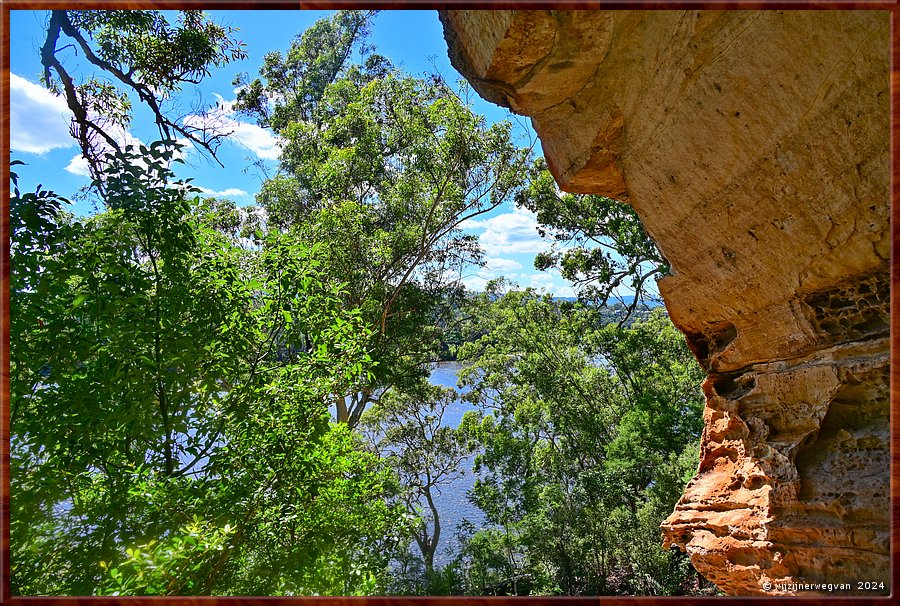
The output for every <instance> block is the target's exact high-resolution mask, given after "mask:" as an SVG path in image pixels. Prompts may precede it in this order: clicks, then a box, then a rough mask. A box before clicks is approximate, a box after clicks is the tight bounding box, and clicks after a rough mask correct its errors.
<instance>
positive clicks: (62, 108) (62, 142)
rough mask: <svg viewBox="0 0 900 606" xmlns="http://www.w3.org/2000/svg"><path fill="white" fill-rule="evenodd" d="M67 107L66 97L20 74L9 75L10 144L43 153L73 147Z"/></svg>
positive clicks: (73, 142)
mask: <svg viewBox="0 0 900 606" xmlns="http://www.w3.org/2000/svg"><path fill="white" fill-rule="evenodd" d="M71 118H72V112H71V111H69V108H68V106H67V105H66V101H65V99H63V98H62V97H57V96H55V95H54V94H53V93H51V92H50V91H48V90H47V89H46V88H44V87H43V86H41V85H39V84H34V83H33V82H29V81H28V80H26V79H25V78H22V77H21V76H17V75H16V74H13V73H11V74H10V75H9V125H10V129H9V131H10V132H9V147H10V149H11V150H13V151H18V152H26V153H30V154H43V153H46V152H48V151H50V150H51V149H56V148H61V147H72V146H73V145H75V140H74V139H72V137H71V135H69V121H70V120H71Z"/></svg>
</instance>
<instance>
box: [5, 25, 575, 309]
mask: <svg viewBox="0 0 900 606" xmlns="http://www.w3.org/2000/svg"><path fill="white" fill-rule="evenodd" d="M329 12H330V11H209V14H210V15H211V16H212V18H213V19H214V20H216V21H217V22H219V23H222V24H224V25H230V26H233V27H235V28H238V32H237V33H236V37H237V38H238V39H239V40H241V41H242V42H244V44H245V45H246V51H247V53H248V58H247V59H245V60H242V61H238V62H234V63H230V64H228V65H226V66H225V67H223V68H219V69H217V70H214V71H213V73H212V75H211V76H209V77H208V78H206V79H205V80H204V81H203V82H202V83H201V84H200V85H199V86H197V87H195V88H192V89H186V90H185V91H183V93H182V95H180V96H179V98H177V99H173V100H172V103H173V104H177V106H178V107H179V108H180V110H181V112H182V113H190V111H191V109H196V108H198V107H200V106H204V107H209V106H211V105H213V104H215V103H216V102H217V101H219V102H220V103H223V105H224V107H227V106H228V102H230V101H233V100H234V99H235V96H236V93H235V91H234V86H233V85H232V84H231V83H232V80H233V79H234V76H235V75H236V74H237V73H238V72H247V73H248V74H249V75H250V77H251V78H253V77H255V76H256V74H257V72H258V69H259V67H260V65H261V64H262V60H263V56H264V55H265V54H266V53H267V52H269V51H273V50H278V51H284V50H285V49H287V48H288V47H289V46H290V43H291V40H292V39H293V38H294V37H295V36H296V35H298V34H299V33H301V32H302V31H303V30H304V29H306V28H307V27H309V26H310V25H312V23H313V22H314V21H315V20H316V19H318V18H320V17H322V16H324V15H327V14H328V13H329ZM47 16H48V12H47V11H11V12H10V38H11V41H10V71H11V74H10V80H11V82H10V118H11V128H10V148H11V150H12V157H13V158H14V159H19V160H22V161H24V162H25V163H26V164H27V166H25V167H20V170H19V171H17V172H18V173H19V175H20V185H21V186H22V187H23V189H33V188H34V186H36V185H37V184H38V183H41V184H42V185H43V186H44V187H45V188H49V189H53V190H54V191H56V192H58V193H60V194H62V195H64V196H67V197H72V196H73V195H74V194H75V193H76V192H77V191H78V190H79V189H80V188H81V187H83V186H85V185H87V184H88V183H89V181H90V180H89V179H88V177H87V170H86V165H85V164H84V162H83V160H81V159H80V157H79V156H80V154H79V150H78V147H77V145H76V143H75V141H74V139H72V138H71V137H70V136H69V132H68V123H69V116H70V114H69V111H68V109H67V108H66V105H65V102H64V101H63V100H62V99H61V98H56V97H53V96H52V95H50V94H49V93H48V92H47V91H46V90H44V89H43V88H42V87H41V86H40V84H39V83H38V76H39V74H40V73H41V65H40V58H39V51H38V49H39V48H40V46H41V45H42V44H43V40H44V36H45V30H44V28H45V25H46V21H47ZM370 42H371V43H373V44H374V45H375V47H376V51H377V52H379V53H380V54H382V55H385V56H387V57H388V58H390V59H391V60H392V61H393V62H394V64H395V65H399V66H401V67H403V68H404V69H405V70H406V71H407V72H409V73H411V74H414V75H422V74H424V73H431V72H433V71H434V70H435V69H436V70H437V71H438V72H440V73H441V74H442V75H443V76H444V77H445V78H446V79H447V80H450V81H455V80H457V79H458V78H460V76H459V74H458V73H457V72H456V71H455V70H454V69H453V67H452V66H451V65H450V61H449V59H448V57H447V47H446V43H445V42H444V38H443V32H442V28H441V24H440V22H439V21H438V17H437V12H436V11H431V10H429V11H424V10H422V11H383V12H381V13H380V14H379V15H378V16H377V17H376V18H375V22H374V25H373V28H372V37H371V39H370ZM58 56H60V57H61V58H62V60H63V61H64V64H65V65H66V66H67V68H70V69H73V71H74V72H75V73H76V74H80V75H82V76H84V75H89V74H90V73H91V72H89V71H87V70H86V68H85V67H84V65H83V64H79V62H78V57H77V56H76V55H75V54H74V52H73V51H62V52H60V53H59V54H58ZM134 105H135V116H134V123H133V124H132V127H131V129H130V131H129V133H127V134H123V136H127V137H135V138H138V139H142V140H144V141H150V140H152V139H153V135H154V134H155V129H154V128H153V127H152V125H151V123H150V122H149V116H148V113H149V112H142V111H140V109H141V108H138V104H137V103H135V104H134ZM473 110H474V111H475V112H476V113H479V114H482V115H484V116H485V117H486V118H487V120H488V122H495V121H499V120H504V119H510V120H512V121H513V122H514V124H518V126H517V127H516V132H517V133H518V134H519V135H520V136H521V137H522V141H521V144H523V145H524V144H526V139H527V137H529V136H533V131H531V128H530V124H529V123H528V121H527V120H526V119H524V118H522V117H518V116H513V115H510V114H509V113H508V112H507V111H506V110H505V109H502V108H499V107H497V106H495V105H493V104H490V103H487V102H486V101H484V100H482V99H481V98H480V97H478V96H477V95H474V98H473ZM223 117H224V119H226V120H228V124H229V127H230V130H233V131H234V133H233V135H232V136H231V137H229V139H230V140H229V142H227V143H225V144H224V145H223V146H222V148H221V149H220V153H219V159H220V160H221V161H222V163H223V164H224V165H225V166H224V168H222V167H220V166H218V164H216V163H215V162H214V161H212V160H211V159H209V158H207V157H205V156H203V155H202V154H201V153H200V152H198V151H196V150H194V151H190V152H188V153H187V155H186V158H185V160H186V162H187V165H186V166H184V167H182V168H180V169H179V177H181V178H188V177H190V178H192V179H193V183H194V184H195V185H197V186H198V187H201V188H202V189H203V190H204V192H205V193H207V194H209V195H219V196H221V197H228V198H230V199H232V200H234V201H235V202H236V203H238V204H239V205H247V204H252V203H253V202H254V196H255V194H256V193H257V192H258V191H259V188H260V185H261V183H262V181H263V180H264V178H265V175H264V172H263V171H262V170H260V169H259V168H257V167H256V166H254V163H256V162H258V161H262V164H263V166H264V167H265V170H266V171H268V172H269V174H274V172H275V169H276V166H277V159H278V151H279V149H278V145H277V138H276V137H275V136H274V135H273V134H272V133H271V132H270V131H268V130H266V129H262V128H260V127H259V126H257V125H256V124H254V123H251V122H250V121H248V119H247V118H244V117H241V116H238V115H237V114H225V115H224V116H223ZM537 149H538V153H539V147H538V148H537ZM73 210H74V211H75V212H77V213H79V214H86V213H89V212H91V210H92V209H91V204H90V203H89V202H87V201H85V200H81V201H77V200H76V202H75V204H74V208H73ZM536 225H537V224H536V221H535V219H534V215H533V214H531V213H530V212H528V211H526V210H522V209H516V208H515V207H514V206H513V205H512V204H509V205H505V206H502V207H500V208H498V209H496V210H495V211H493V212H492V213H490V214H489V215H485V216H483V217H480V218H479V220H477V221H470V222H468V223H467V231H468V232H469V233H472V234H475V235H477V236H478V237H479V240H480V241H481V243H482V246H483V247H484V249H485V252H486V256H487V262H488V265H487V267H485V268H483V269H478V268H473V269H472V270H471V271H470V272H469V275H467V276H466V278H465V282H466V285H467V286H468V287H469V288H470V289H472V290H476V291H479V290H481V289H482V288H483V286H484V284H485V282H486V281H487V280H488V279H490V278H493V277H497V276H500V275H505V276H507V277H508V278H510V279H511V280H513V281H514V282H517V283H518V284H520V285H521V286H534V287H538V288H544V289H546V290H547V291H549V292H552V293H554V294H556V295H559V296H570V295H572V294H573V293H572V289H571V287H570V286H569V284H568V283H567V282H565V281H564V280H563V279H562V278H561V277H560V276H559V275H558V274H557V273H555V272H541V271H537V270H535V269H534V255H535V254H536V253H537V252H540V251H543V250H547V249H549V247H550V244H549V242H547V241H544V240H542V239H541V238H540V236H539V235H538V234H537V231H536V229H535V227H536Z"/></svg>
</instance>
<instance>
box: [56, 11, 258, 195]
mask: <svg viewBox="0 0 900 606" xmlns="http://www.w3.org/2000/svg"><path fill="white" fill-rule="evenodd" d="M234 34H235V30H234V29H233V28H230V27H224V26H221V25H219V24H216V23H214V22H213V21H211V20H210V19H208V18H207V17H206V16H205V15H204V14H203V12H202V11H197V10H186V11H179V13H178V19H177V21H176V22H175V23H170V22H169V20H168V18H167V17H166V16H165V15H164V14H163V13H162V12H160V11H149V10H118V11H115V10H113V11H110V10H82V11H67V10H53V11H50V16H49V20H48V23H47V36H46V39H45V40H44V44H43V45H42V46H41V51H40V56H41V64H42V65H43V74H42V79H43V81H44V84H45V85H46V86H47V87H49V88H50V89H51V90H52V91H54V92H56V93H57V94H61V95H62V96H63V97H64V98H65V100H66V105H67V106H68V107H69V109H70V110H71V111H72V122H71V133H72V136H73V137H74V138H75V139H76V140H77V141H78V144H79V146H80V147H81V152H82V155H83V157H84V158H85V159H86V160H87V162H88V166H89V168H90V171H91V176H93V177H95V178H96V177H99V176H100V175H101V174H102V171H103V166H102V161H103V158H104V155H105V153H106V152H109V151H114V152H124V151H125V150H124V148H125V146H126V145H127V144H128V143H129V141H127V140H126V139H127V138H126V132H127V130H128V127H129V126H130V124H131V119H132V99H131V97H130V95H134V96H136V97H137V99H138V101H139V102H140V103H141V104H143V105H144V106H146V107H147V108H148V109H149V110H150V111H151V112H152V115H153V120H154V123H155V125H156V127H157V130H158V131H159V138H160V139H161V140H165V141H168V140H175V139H176V138H182V139H184V140H186V141H188V142H190V143H193V144H195V145H197V146H198V147H200V148H202V149H204V150H206V151H208V152H210V153H211V155H212V156H213V157H215V154H216V150H217V148H218V146H219V144H220V143H221V141H222V140H223V138H224V137H225V136H227V134H228V133H223V132H221V131H217V130H214V129H209V128H206V127H204V126H203V125H202V124H199V123H196V122H191V121H190V120H184V119H180V118H179V117H177V116H176V115H175V114H176V110H177V108H176V107H174V106H173V104H172V102H173V99H175V98H176V97H177V93H179V92H181V91H182V89H183V87H185V86H187V85H192V84H198V83H199V82H200V81H201V80H202V78H204V77H205V76H208V75H209V74H210V72H211V70H212V69H213V68H215V67H221V66H223V65H225V64H227V63H229V62H231V61H235V60H238V59H243V58H245V57H246V56H247V55H246V52H245V50H244V46H243V44H242V43H241V42H240V41H238V40H237V39H236V38H235V37H234ZM65 42H68V43H67V44H66V43H65ZM69 49H72V50H73V52H74V53H75V54H76V55H79V56H80V57H81V60H83V61H86V62H87V65H88V66H89V67H90V68H91V69H92V70H95V71H94V73H93V74H92V75H91V76H89V77H87V78H85V79H79V78H78V76H77V73H78V71H79V70H78V69H77V68H75V67H73V66H71V65H69V66H67V65H66V63H67V60H66V55H67V52H66V51H67V50H69ZM79 51H80V53H79ZM195 109H196V110H197V111H202V108H195ZM98 185H100V186H101V187H102V182H99V183H98Z"/></svg>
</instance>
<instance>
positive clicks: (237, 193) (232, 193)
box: [195, 185, 250, 197]
mask: <svg viewBox="0 0 900 606" xmlns="http://www.w3.org/2000/svg"><path fill="white" fill-rule="evenodd" d="M195 187H196V188H197V189H199V190H200V191H201V192H203V193H204V194H206V195H207V196H223V197H242V196H249V195H250V194H248V193H247V192H245V191H244V190H243V189H238V188H237V187H229V188H228V189H223V190H222V191H216V190H214V189H210V188H208V187H201V186H199V185H197V186H195Z"/></svg>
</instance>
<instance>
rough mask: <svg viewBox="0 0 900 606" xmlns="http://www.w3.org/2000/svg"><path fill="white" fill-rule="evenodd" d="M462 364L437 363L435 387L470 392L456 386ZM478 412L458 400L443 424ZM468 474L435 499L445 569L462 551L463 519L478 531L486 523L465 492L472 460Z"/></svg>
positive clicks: (439, 560) (440, 562)
mask: <svg viewBox="0 0 900 606" xmlns="http://www.w3.org/2000/svg"><path fill="white" fill-rule="evenodd" d="M459 369H460V365H459V364H458V363H456V362H440V363H438V364H435V366H434V368H433V369H432V371H431V377H430V381H431V383H432V384H433V385H441V386H444V387H452V388H454V389H456V390H457V391H460V392H462V393H465V392H466V391H468V389H464V390H460V389H458V388H457V386H456V373H457V372H458V371H459ZM470 410H475V407H474V406H472V405H471V404H469V403H468V402H464V401H462V400H457V401H456V402H454V403H452V404H451V405H450V406H449V407H448V408H447V412H445V413H444V418H443V424H444V425H447V426H449V427H454V428H456V427H458V426H459V424H460V422H461V421H462V418H463V415H464V414H465V413H466V412H468V411H470ZM464 469H465V472H466V473H465V474H464V475H463V476H462V477H460V478H458V479H456V480H455V481H453V482H452V483H450V484H448V485H446V486H442V487H440V493H439V494H438V495H437V496H436V497H435V504H436V505H437V508H438V514H439V515H440V518H441V538H440V543H439V545H438V550H437V553H435V557H434V563H435V564H436V565H439V566H442V565H444V564H446V563H447V562H449V561H450V560H451V559H452V558H453V556H454V555H455V554H456V553H457V552H458V551H459V541H457V538H456V529H457V528H458V527H459V524H460V522H461V521H462V520H463V518H466V519H468V520H469V521H470V522H472V523H473V524H475V527H476V528H478V527H480V526H482V525H483V524H484V515H483V514H482V513H481V510H480V509H478V508H477V507H475V506H474V505H472V504H471V503H470V502H469V500H468V498H466V493H467V492H468V491H469V489H470V488H472V486H473V485H474V484H475V473H474V471H473V470H472V459H471V458H470V459H468V460H467V461H466V462H465V463H464Z"/></svg>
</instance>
